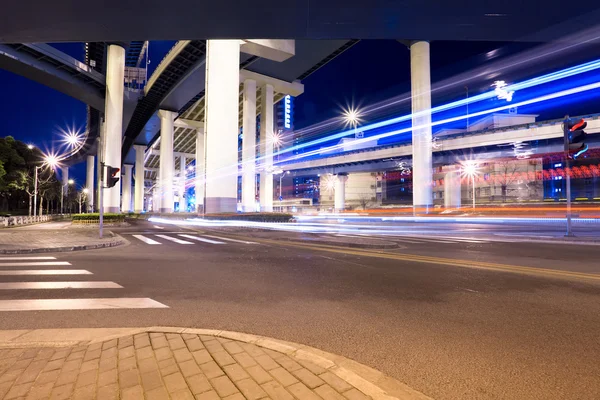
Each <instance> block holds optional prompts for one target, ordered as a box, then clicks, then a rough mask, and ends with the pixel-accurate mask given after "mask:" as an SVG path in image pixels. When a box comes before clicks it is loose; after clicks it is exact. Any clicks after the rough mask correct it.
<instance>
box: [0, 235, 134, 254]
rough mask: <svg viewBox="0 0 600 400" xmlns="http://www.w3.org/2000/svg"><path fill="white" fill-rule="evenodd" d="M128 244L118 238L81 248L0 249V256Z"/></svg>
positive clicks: (104, 247)
mask: <svg viewBox="0 0 600 400" xmlns="http://www.w3.org/2000/svg"><path fill="white" fill-rule="evenodd" d="M128 243H129V242H128V241H127V240H125V239H123V238H121V237H120V238H119V239H118V240H115V241H112V242H108V243H99V244H90V245H82V246H65V247H42V248H37V249H14V250H3V249H0V254H32V253H65V252H69V251H81V250H97V249H106V248H109V247H117V246H122V245H125V244H128Z"/></svg>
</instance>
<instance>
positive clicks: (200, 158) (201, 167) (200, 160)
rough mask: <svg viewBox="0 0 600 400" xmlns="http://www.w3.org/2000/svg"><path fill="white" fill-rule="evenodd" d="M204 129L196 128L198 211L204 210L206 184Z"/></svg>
mask: <svg viewBox="0 0 600 400" xmlns="http://www.w3.org/2000/svg"><path fill="white" fill-rule="evenodd" d="M204 139H205V136H204V129H198V130H196V177H195V180H194V186H195V189H196V212H197V213H201V212H203V211H204V184H205V176H204V171H205V163H206V158H205V155H206V153H205V151H204Z"/></svg>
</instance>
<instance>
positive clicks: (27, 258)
mask: <svg viewBox="0 0 600 400" xmlns="http://www.w3.org/2000/svg"><path fill="white" fill-rule="evenodd" d="M4 260H7V261H18V260H56V257H45V256H44V257H0V261H4Z"/></svg>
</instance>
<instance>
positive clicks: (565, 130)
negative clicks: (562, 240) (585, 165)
mask: <svg viewBox="0 0 600 400" xmlns="http://www.w3.org/2000/svg"><path fill="white" fill-rule="evenodd" d="M563 136H564V156H565V178H566V185H567V233H565V237H573V236H575V235H574V234H573V229H572V221H571V165H570V162H569V161H570V160H569V116H568V115H565V120H564V121H563Z"/></svg>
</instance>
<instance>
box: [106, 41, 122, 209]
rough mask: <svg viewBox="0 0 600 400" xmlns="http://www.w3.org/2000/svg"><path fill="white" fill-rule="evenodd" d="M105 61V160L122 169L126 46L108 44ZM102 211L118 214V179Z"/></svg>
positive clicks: (107, 196)
mask: <svg viewBox="0 0 600 400" xmlns="http://www.w3.org/2000/svg"><path fill="white" fill-rule="evenodd" d="M107 54H108V56H107V64H106V103H105V108H104V116H105V122H104V124H105V126H104V130H105V135H104V162H105V163H106V165H110V166H112V167H115V168H121V142H122V141H123V88H124V74H125V49H124V48H123V47H121V46H118V45H114V44H111V45H109V46H108V51H107ZM103 203H104V211H105V212H113V213H118V212H119V210H120V207H119V206H120V204H121V180H119V181H118V182H117V184H116V185H115V186H113V187H112V188H110V189H105V190H104V198H103Z"/></svg>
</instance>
